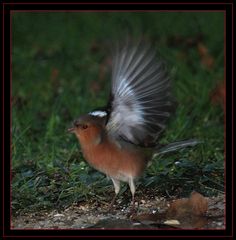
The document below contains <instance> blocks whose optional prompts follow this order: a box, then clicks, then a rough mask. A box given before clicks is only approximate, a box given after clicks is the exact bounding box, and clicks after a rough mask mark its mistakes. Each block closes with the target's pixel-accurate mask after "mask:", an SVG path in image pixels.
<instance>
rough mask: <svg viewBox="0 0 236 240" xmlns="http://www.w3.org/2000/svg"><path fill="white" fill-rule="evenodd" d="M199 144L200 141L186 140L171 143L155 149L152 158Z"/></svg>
mask: <svg viewBox="0 0 236 240" xmlns="http://www.w3.org/2000/svg"><path fill="white" fill-rule="evenodd" d="M199 143H202V141H199V140H197V139H188V140H182V141H178V142H173V143H170V144H167V145H165V146H161V147H160V146H159V147H158V148H156V152H155V153H154V155H153V157H156V156H158V155H161V154H165V153H169V152H174V151H178V150H180V149H182V148H186V147H194V146H195V145H197V144H199Z"/></svg>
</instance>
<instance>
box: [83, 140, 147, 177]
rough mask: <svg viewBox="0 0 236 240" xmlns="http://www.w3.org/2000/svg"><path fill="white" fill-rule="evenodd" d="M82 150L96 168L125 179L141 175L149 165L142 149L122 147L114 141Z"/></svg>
mask: <svg viewBox="0 0 236 240" xmlns="http://www.w3.org/2000/svg"><path fill="white" fill-rule="evenodd" d="M82 150H83V154H84V157H85V158H86V160H87V161H88V162H89V164H90V165H92V166H93V167H94V168H95V169H97V170H99V171H101V172H103V173H105V174H106V175H108V176H110V177H113V178H117V179H120V180H123V181H126V178H130V177H132V178H136V177H139V176H140V175H141V174H142V173H143V171H144V170H145V168H146V165H147V159H146V158H145V156H144V155H143V154H142V153H141V152H140V151H134V150H127V149H120V148H119V147H118V146H116V144H114V143H108V142H105V143H101V144H98V145H96V146H89V147H86V148H83V149H82Z"/></svg>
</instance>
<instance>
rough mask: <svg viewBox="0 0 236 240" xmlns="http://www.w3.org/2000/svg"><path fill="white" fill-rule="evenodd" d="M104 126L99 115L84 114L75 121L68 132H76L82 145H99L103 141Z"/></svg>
mask: <svg viewBox="0 0 236 240" xmlns="http://www.w3.org/2000/svg"><path fill="white" fill-rule="evenodd" d="M103 131H104V126H103V122H102V121H101V119H100V118H99V117H96V116H92V115H89V114H86V115H82V116H81V117H79V118H78V119H76V120H75V121H74V122H73V127H72V128H69V129H68V132H70V133H74V134H75V135H76V137H77V138H78V139H79V141H80V144H81V146H82V147H86V146H91V145H97V144H99V143H100V142H101V138H102V135H103Z"/></svg>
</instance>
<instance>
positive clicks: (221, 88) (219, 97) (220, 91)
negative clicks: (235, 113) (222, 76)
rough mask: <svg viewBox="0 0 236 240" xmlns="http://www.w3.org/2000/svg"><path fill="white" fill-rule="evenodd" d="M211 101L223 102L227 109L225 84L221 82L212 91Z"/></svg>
mask: <svg viewBox="0 0 236 240" xmlns="http://www.w3.org/2000/svg"><path fill="white" fill-rule="evenodd" d="M210 99H211V103H212V104H214V105H217V104H221V106H222V107H223V108H224V110H225V84H224V82H223V81H222V82H220V83H218V84H217V85H216V87H215V88H214V89H213V90H212V91H211V93H210Z"/></svg>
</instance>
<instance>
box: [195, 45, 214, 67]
mask: <svg viewBox="0 0 236 240" xmlns="http://www.w3.org/2000/svg"><path fill="white" fill-rule="evenodd" d="M197 49H198V53H199V55H200V58H201V63H202V65H203V66H204V67H206V68H207V69H208V70H211V69H212V68H213V66H214V62H215V60H214V58H213V57H212V56H211V55H210V54H209V52H208V49H207V47H206V46H205V45H204V44H203V43H202V42H199V43H198V44H197Z"/></svg>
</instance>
